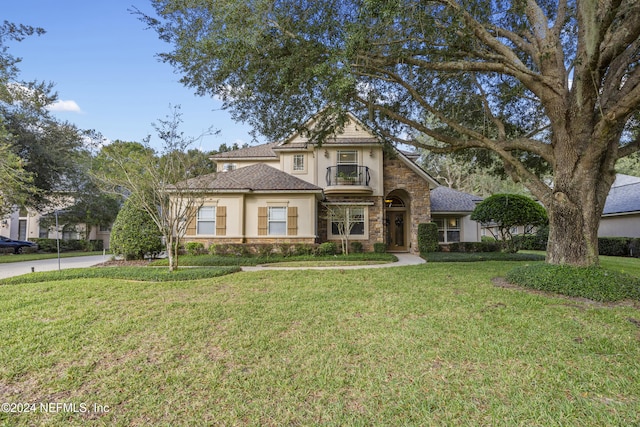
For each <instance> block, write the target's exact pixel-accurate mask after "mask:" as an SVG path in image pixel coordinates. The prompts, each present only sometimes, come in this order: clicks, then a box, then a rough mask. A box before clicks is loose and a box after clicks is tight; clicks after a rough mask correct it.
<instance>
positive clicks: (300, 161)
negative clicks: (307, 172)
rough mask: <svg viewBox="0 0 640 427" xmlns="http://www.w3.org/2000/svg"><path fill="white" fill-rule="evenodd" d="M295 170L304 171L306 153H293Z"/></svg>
mask: <svg viewBox="0 0 640 427" xmlns="http://www.w3.org/2000/svg"><path fill="white" fill-rule="evenodd" d="M293 171H294V172H303V171H304V154H294V155H293Z"/></svg>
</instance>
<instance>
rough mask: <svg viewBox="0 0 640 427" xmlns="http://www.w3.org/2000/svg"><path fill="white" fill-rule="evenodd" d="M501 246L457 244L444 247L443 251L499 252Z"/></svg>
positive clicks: (494, 243)
mask: <svg viewBox="0 0 640 427" xmlns="http://www.w3.org/2000/svg"><path fill="white" fill-rule="evenodd" d="M500 249H501V245H500V243H499V242H455V243H450V244H448V245H443V246H442V249H441V250H443V251H445V252H465V253H476V252H499V251H500Z"/></svg>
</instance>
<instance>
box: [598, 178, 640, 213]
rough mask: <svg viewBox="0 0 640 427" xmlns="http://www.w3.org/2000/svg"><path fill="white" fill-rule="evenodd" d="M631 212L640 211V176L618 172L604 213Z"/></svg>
mask: <svg viewBox="0 0 640 427" xmlns="http://www.w3.org/2000/svg"><path fill="white" fill-rule="evenodd" d="M629 212H640V178H637V177H635V176H630V175H622V174H618V175H616V181H615V182H614V183H613V186H612V187H611V191H609V195H608V196H607V201H606V202H605V204H604V210H603V212H602V214H603V215H614V214H620V213H629Z"/></svg>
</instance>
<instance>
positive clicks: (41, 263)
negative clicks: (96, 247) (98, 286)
mask: <svg viewBox="0 0 640 427" xmlns="http://www.w3.org/2000/svg"><path fill="white" fill-rule="evenodd" d="M11 256H13V255H11ZM15 256H20V255H15ZM109 259H111V255H91V256H79V257H71V258H61V259H60V269H67V268H84V267H91V266H94V265H96V264H100V263H101V262H105V261H109ZM32 269H33V270H32ZM57 269H58V258H52V259H41V260H38V261H20V262H8V263H4V264H0V279H6V278H7V277H13V276H20V275H21V274H27V273H31V272H32V271H36V272H38V271H54V270H57Z"/></svg>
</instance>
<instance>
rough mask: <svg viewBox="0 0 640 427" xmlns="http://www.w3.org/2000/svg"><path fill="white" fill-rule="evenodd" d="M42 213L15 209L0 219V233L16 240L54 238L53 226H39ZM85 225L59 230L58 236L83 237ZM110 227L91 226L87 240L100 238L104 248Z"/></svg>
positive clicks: (65, 237) (67, 237) (107, 240)
mask: <svg viewBox="0 0 640 427" xmlns="http://www.w3.org/2000/svg"><path fill="white" fill-rule="evenodd" d="M42 216H43V214H42V213H40V212H37V211H34V210H32V209H25V208H21V209H16V210H15V211H13V212H12V213H11V214H10V215H9V216H8V217H6V218H3V219H2V220H0V235H1V236H5V237H8V238H10V239H16V240H33V239H38V238H39V239H55V238H56V237H58V236H57V233H56V230H55V227H51V228H48V227H42V226H40V218H41V217H42ZM85 229H86V225H80V226H79V227H78V228H77V229H74V230H69V231H63V230H60V235H59V237H60V238H61V239H63V240H73V239H84V234H85ZM110 236H111V229H110V228H109V227H102V226H100V227H96V226H92V227H91V228H90V230H89V233H88V236H87V238H88V240H102V241H103V245H104V247H105V248H108V247H109V238H110Z"/></svg>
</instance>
